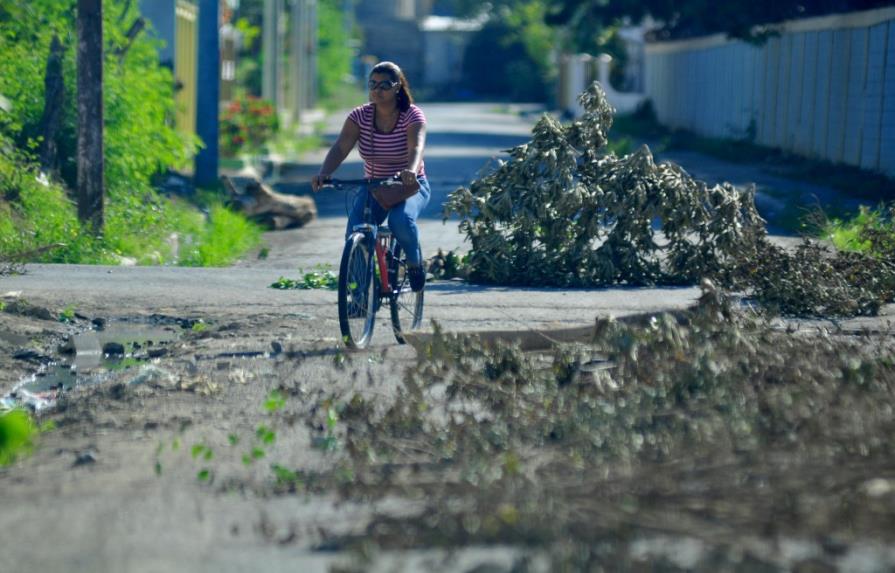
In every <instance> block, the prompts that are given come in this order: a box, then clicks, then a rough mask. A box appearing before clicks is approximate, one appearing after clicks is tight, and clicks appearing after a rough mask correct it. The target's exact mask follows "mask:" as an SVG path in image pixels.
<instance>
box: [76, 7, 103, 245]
mask: <svg viewBox="0 0 895 573" xmlns="http://www.w3.org/2000/svg"><path fill="white" fill-rule="evenodd" d="M103 172H104V164H103V9H102V0H78V218H79V219H80V220H81V222H82V223H85V224H87V225H89V227H90V228H91V230H92V231H93V233H94V234H96V235H99V234H100V233H102V230H103V195H104V191H103V188H104V182H103Z"/></svg>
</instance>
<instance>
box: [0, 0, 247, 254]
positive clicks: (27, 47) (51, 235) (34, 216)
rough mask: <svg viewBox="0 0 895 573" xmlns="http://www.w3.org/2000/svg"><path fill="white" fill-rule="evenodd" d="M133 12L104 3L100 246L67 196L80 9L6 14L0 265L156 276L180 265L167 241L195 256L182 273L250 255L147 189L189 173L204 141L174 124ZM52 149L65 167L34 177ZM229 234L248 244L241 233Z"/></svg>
mask: <svg viewBox="0 0 895 573" xmlns="http://www.w3.org/2000/svg"><path fill="white" fill-rule="evenodd" d="M137 4H138V3H134V2H130V1H125V0H106V2H104V8H105V10H104V19H105V20H104V40H105V43H106V49H105V54H106V56H105V63H104V70H105V72H104V83H103V88H104V89H103V96H104V105H105V130H104V133H105V138H104V147H105V180H106V202H105V215H106V216H105V219H106V224H105V229H104V233H103V235H102V237H99V238H97V237H94V236H93V235H92V234H91V233H88V232H84V230H82V229H81V226H80V223H79V222H78V219H77V216H76V212H75V208H74V205H73V204H72V201H71V200H70V199H69V197H68V194H67V189H73V188H74V187H75V185H76V180H77V174H76V172H75V171H76V162H75V157H76V146H77V137H76V127H77V112H76V107H77V106H76V95H77V94H76V90H75V89H73V86H75V84H76V82H75V78H76V71H77V67H76V62H75V51H76V50H75V46H74V40H75V38H74V36H73V35H72V34H71V30H73V29H74V14H75V10H74V8H75V2H74V0H63V1H61V2H59V1H55V0H34V1H33V2H26V3H16V2H13V3H10V2H4V3H2V4H0V28H2V30H3V32H2V33H0V52H2V53H3V54H4V56H5V57H4V58H3V59H2V61H0V93H2V94H3V95H4V96H5V97H6V98H8V100H9V102H10V106H9V108H10V110H9V111H8V112H7V111H3V112H0V260H9V261H15V260H19V259H22V257H25V259H26V260H39V261H46V262H66V263H71V262H78V263H112V264H114V263H117V262H119V261H120V260H121V258H122V257H130V258H133V259H135V260H136V261H137V262H138V263H141V264H160V263H164V262H170V261H172V260H173V259H174V258H175V256H174V255H175V254H174V253H173V252H172V247H171V245H170V244H169V243H170V241H169V239H170V237H171V236H172V234H174V235H175V236H179V237H180V240H181V241H182V242H184V243H186V244H189V245H190V246H192V247H194V249H193V250H191V251H188V253H187V254H188V255H192V254H193V253H196V252H197V251H198V252H199V255H198V256H196V257H191V256H186V257H183V259H184V260H186V261H187V264H227V262H229V261H232V260H233V259H234V258H235V257H236V256H238V255H239V254H240V252H241V251H240V249H243V250H244V249H246V248H247V247H246V246H245V244H244V243H242V242H239V241H235V240H233V239H230V240H227V241H224V240H220V230H219V229H217V228H212V229H210V230H207V231H206V229H205V227H206V223H205V222H204V219H202V218H198V219H197V218H196V216H197V215H199V213H198V211H197V210H196V208H195V206H192V205H187V204H185V203H183V202H174V201H171V200H169V199H168V198H165V197H161V196H159V195H158V194H157V193H156V191H155V190H154V189H153V187H152V177H153V176H154V175H156V174H157V173H160V172H165V171H167V170H169V169H182V168H185V167H187V166H188V164H189V162H190V160H191V159H192V157H193V156H194V154H195V152H196V150H197V149H198V146H199V141H198V139H197V138H196V137H195V136H194V135H193V134H188V133H182V132H179V131H177V129H176V128H175V127H174V125H173V123H172V122H171V118H172V117H173V115H174V109H175V103H174V81H173V77H172V75H171V71H170V70H169V69H168V68H166V67H164V66H162V65H161V64H160V63H159V58H158V51H157V48H158V42H157V41H156V40H154V39H153V36H152V35H151V34H148V33H145V32H144V33H138V34H137V35H136V36H135V37H133V38H131V37H130V36H129V35H128V32H129V31H130V30H131V26H132V25H133V24H134V22H135V21H136V18H137V17H138V16H139V14H138V12H137V9H138V6H137ZM54 36H57V37H58V38H59V39H60V40H61V44H62V66H61V69H62V79H63V84H64V86H65V89H64V96H63V102H62V107H61V108H60V110H59V113H60V114H61V120H60V124H59V127H58V129H57V131H56V133H55V134H54V135H53V136H52V141H51V142H43V141H42V138H43V137H44V136H45V135H44V133H43V131H42V129H43V128H42V124H41V120H42V115H43V109H44V104H45V101H44V96H45V94H44V89H45V85H44V77H45V72H46V68H47V55H48V54H49V51H50V44H51V41H52V39H53V37H54ZM50 143H51V144H52V145H51V146H52V147H55V148H56V149H57V150H58V153H57V157H58V158H59V159H58V160H57V161H56V162H55V163H54V164H52V165H49V166H47V167H45V168H40V169H39V168H38V165H37V157H36V153H37V151H38V149H39V147H40V146H41V145H42V144H50ZM135 150H139V152H135ZM223 217H225V215H221V216H220V217H219V218H223ZM234 217H235V218H239V216H236V215H234ZM214 225H215V222H214V220H212V224H211V226H212V227H214ZM229 231H230V233H231V236H232V237H235V238H237V239H240V240H241V239H242V238H243V237H244V236H245V233H237V232H236V231H237V229H235V228H234V225H229ZM209 245H210V247H209ZM203 249H204V250H208V251H210V254H208V256H206V254H207V253H203V252H202V251H203Z"/></svg>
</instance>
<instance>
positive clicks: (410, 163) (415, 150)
mask: <svg viewBox="0 0 895 573" xmlns="http://www.w3.org/2000/svg"><path fill="white" fill-rule="evenodd" d="M425 146H426V124H425V123H414V124H412V125H411V126H410V127H408V128H407V169H405V170H404V171H402V172H401V173H399V174H398V175H400V176H401V180H402V181H403V182H404V184H405V185H412V184H413V183H414V182H416V173H417V171H419V169H420V162H421V161H422V160H423V148H424V147H425Z"/></svg>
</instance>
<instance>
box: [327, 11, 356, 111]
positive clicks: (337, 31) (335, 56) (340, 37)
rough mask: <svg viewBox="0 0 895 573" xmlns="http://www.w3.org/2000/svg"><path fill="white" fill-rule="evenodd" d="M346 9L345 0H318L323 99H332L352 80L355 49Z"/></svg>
mask: <svg viewBox="0 0 895 573" xmlns="http://www.w3.org/2000/svg"><path fill="white" fill-rule="evenodd" d="M344 9H345V3H344V2H343V1H342V0H320V2H318V3H317V11H318V15H317V21H318V33H317V86H318V89H319V90H320V93H319V95H320V100H321V102H327V101H329V100H331V99H332V98H334V97H335V96H337V95H338V94H339V93H340V92H342V91H343V90H344V89H345V87H346V85H350V84H351V83H352V77H351V62H352V61H353V58H354V50H353V49H352V47H351V41H352V38H351V37H350V35H349V34H348V32H347V31H346V30H345V14H344ZM361 101H363V100H361ZM354 105H357V104H356V103H355V104H354Z"/></svg>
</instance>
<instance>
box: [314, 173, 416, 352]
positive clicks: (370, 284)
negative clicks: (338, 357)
mask: <svg viewBox="0 0 895 573" xmlns="http://www.w3.org/2000/svg"><path fill="white" fill-rule="evenodd" d="M384 181H386V180H383V179H335V178H331V177H330V178H326V179H324V180H323V184H322V186H323V187H333V188H337V189H343V188H346V187H358V186H360V185H367V186H368V187H372V186H373V185H378V184H380V183H382V182H384ZM372 200H373V199H372V198H371V196H370V193H367V198H366V201H365V202H364V217H363V223H361V224H360V225H355V227H354V229H352V232H351V235H350V236H349V237H348V240H347V241H346V242H345V248H344V250H343V251H342V261H341V263H340V265H339V288H338V292H339V328H340V329H341V331H342V341H343V342H344V343H345V345H346V346H348V347H350V348H365V347H366V346H367V345H368V344H369V343H370V339H371V338H372V336H373V326H374V324H375V321H376V312H377V311H378V310H379V308H380V307H381V305H382V303H383V302H388V305H389V310H390V313H391V320H392V330H393V332H394V335H395V339H396V340H397V341H398V343H399V344H405V343H406V340H405V338H404V333H405V331H407V330H415V329H417V328H419V327H420V325H421V324H422V322H423V292H424V290H420V291H417V292H414V291H413V290H412V289H411V288H410V279H409V277H408V273H407V256H406V253H405V252H404V250H403V249H402V248H401V245H400V244H399V243H398V240H397V239H396V238H395V237H394V235H392V232H391V231H390V230H389V228H388V227H386V226H384V225H376V224H375V223H374V222H373V211H372V207H371V201H372Z"/></svg>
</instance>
